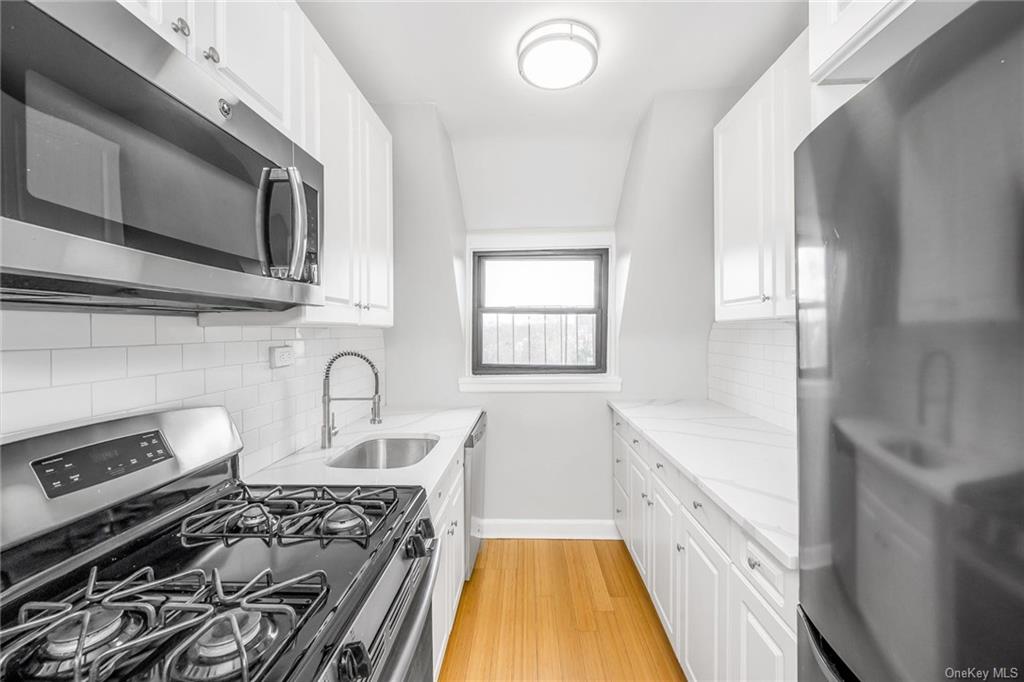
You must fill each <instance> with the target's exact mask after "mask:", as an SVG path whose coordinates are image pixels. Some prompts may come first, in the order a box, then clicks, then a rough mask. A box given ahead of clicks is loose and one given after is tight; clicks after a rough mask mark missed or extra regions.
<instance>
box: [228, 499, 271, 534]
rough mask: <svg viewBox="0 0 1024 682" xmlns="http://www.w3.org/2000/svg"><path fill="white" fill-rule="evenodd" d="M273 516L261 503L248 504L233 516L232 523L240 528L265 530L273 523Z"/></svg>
mask: <svg viewBox="0 0 1024 682" xmlns="http://www.w3.org/2000/svg"><path fill="white" fill-rule="evenodd" d="M275 520H276V518H275V516H274V515H273V514H271V513H270V510H269V509H268V508H267V507H266V505H263V504H256V505H250V506H247V507H245V508H244V509H243V510H242V511H241V513H240V514H238V515H237V516H235V517H234V519H233V522H234V525H235V526H236V527H237V528H238V529H240V530H243V531H245V530H248V531H266V530H269V529H270V527H271V526H273V525H274V521H275Z"/></svg>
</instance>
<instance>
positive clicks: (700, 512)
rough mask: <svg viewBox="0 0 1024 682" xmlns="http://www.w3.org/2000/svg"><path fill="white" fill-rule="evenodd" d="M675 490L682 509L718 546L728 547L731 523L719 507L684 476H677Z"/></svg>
mask: <svg viewBox="0 0 1024 682" xmlns="http://www.w3.org/2000/svg"><path fill="white" fill-rule="evenodd" d="M676 491H677V492H678V494H679V501H680V502H681V503H682V506H683V509H685V510H686V511H687V512H689V513H690V515H691V516H693V518H695V519H696V520H697V523H699V524H700V526H701V528H703V529H704V530H705V531H707V533H708V535H710V536H711V537H712V539H714V541H715V542H717V543H718V545H719V546H720V547H722V548H723V549H728V547H729V529H730V527H731V526H732V524H731V523H730V522H729V516H728V515H727V514H726V513H725V512H724V511H722V509H721V507H719V506H718V505H717V504H715V503H714V502H712V501H711V498H709V497H708V496H707V495H705V494H704V493H703V492H701V491H700V490H698V489H697V486H696V485H694V483H693V481H691V480H689V479H688V478H686V477H685V476H682V475H680V476H679V483H678V484H677V485H676Z"/></svg>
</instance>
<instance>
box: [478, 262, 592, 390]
mask: <svg viewBox="0 0 1024 682" xmlns="http://www.w3.org/2000/svg"><path fill="white" fill-rule="evenodd" d="M607 339H608V249H562V250H545V251H478V252H476V253H475V254H474V256H473V374H477V375H479V374H485V375H486V374H558V373H577V374H585V373H592V374H597V373H603V372H605V371H606V370H607V366H608V363H607Z"/></svg>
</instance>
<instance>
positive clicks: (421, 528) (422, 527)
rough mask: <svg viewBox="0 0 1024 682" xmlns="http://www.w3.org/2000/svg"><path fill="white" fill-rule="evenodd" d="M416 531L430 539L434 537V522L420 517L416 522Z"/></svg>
mask: <svg viewBox="0 0 1024 682" xmlns="http://www.w3.org/2000/svg"><path fill="white" fill-rule="evenodd" d="M416 532H417V533H419V534H420V535H422V536H423V537H424V538H425V539H427V540H430V539H432V538H433V537H434V524H433V523H431V522H430V519H420V520H419V522H418V523H417V524H416Z"/></svg>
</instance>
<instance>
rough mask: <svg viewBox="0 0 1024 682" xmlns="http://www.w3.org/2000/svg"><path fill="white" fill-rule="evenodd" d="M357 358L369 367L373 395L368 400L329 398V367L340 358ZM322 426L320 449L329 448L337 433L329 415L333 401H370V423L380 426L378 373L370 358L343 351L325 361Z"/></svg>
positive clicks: (350, 351)
mask: <svg viewBox="0 0 1024 682" xmlns="http://www.w3.org/2000/svg"><path fill="white" fill-rule="evenodd" d="M347 357H352V358H359V359H360V360H362V361H363V362H365V363H366V364H368V365H369V366H370V370H371V371H372V372H373V395H372V396H371V397H369V398H348V397H340V398H336V397H332V396H331V367H332V366H333V365H334V363H335V362H336V361H338V360H340V359H341V358H347ZM322 400H323V408H324V416H323V426H322V427H321V429H320V447H321V448H329V447H331V443H332V442H333V440H334V436H335V434H337V433H338V427H337V426H335V425H334V417H333V415H332V414H331V403H332V402H333V401H335V400H371V401H373V407H372V408H371V409H370V423H371V424H380V423H381V419H380V373H379V372H378V371H377V366H376V365H375V364H373V361H372V360H370V358H368V357H366V356H365V355H363V354H362V353H357V352H355V351H353V350H343V351H341V352H340V353H335V354H334V355H333V356H331V359H330V360H328V361H327V367H326V368H325V369H324V395H323V399H322Z"/></svg>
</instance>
